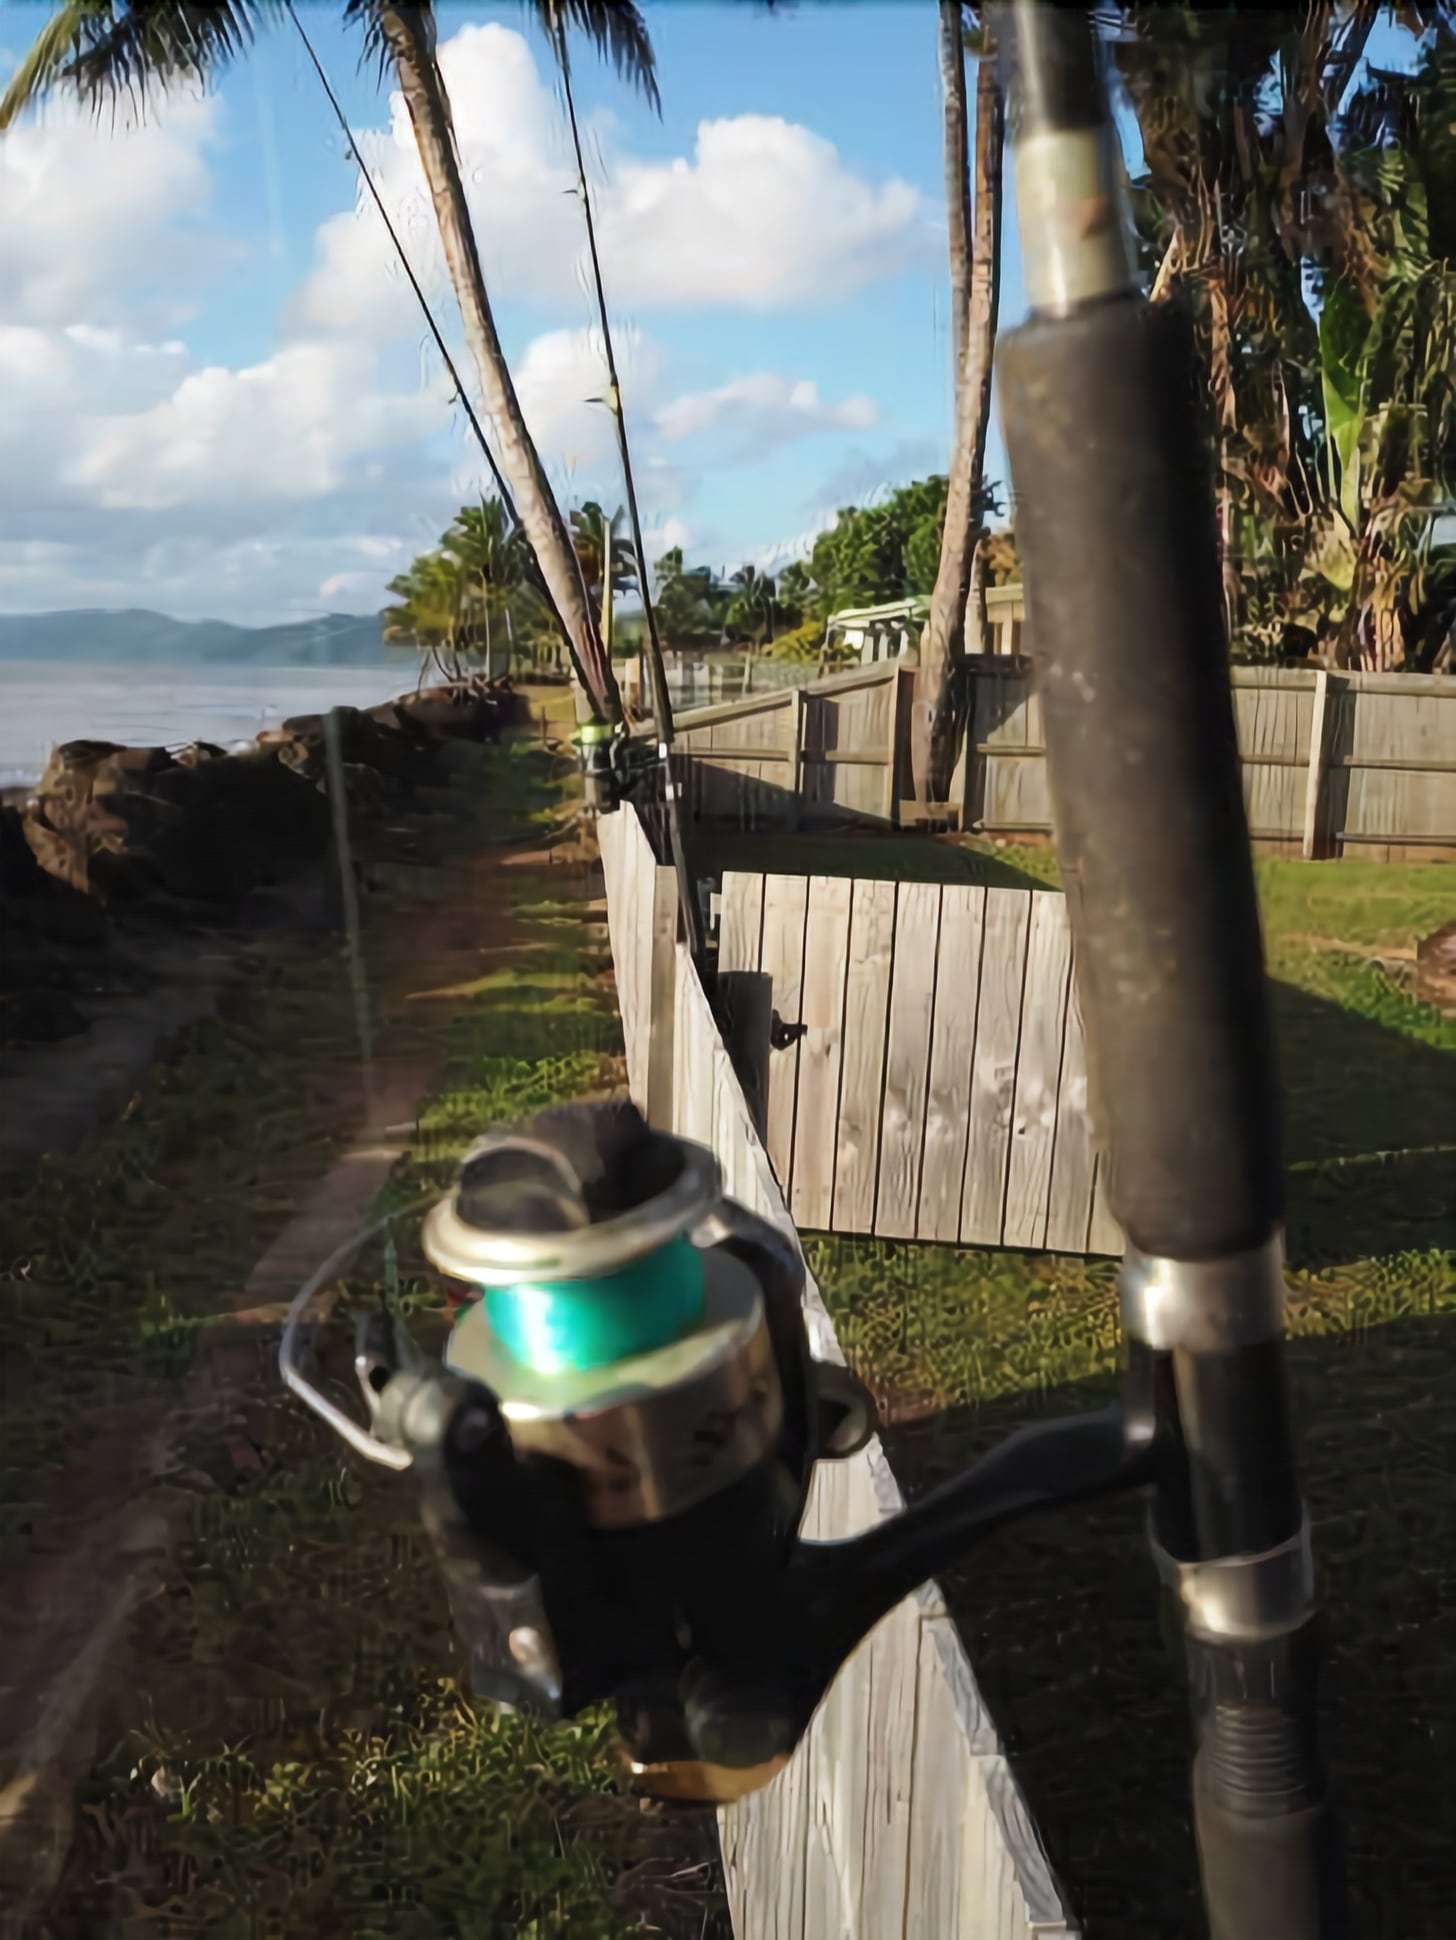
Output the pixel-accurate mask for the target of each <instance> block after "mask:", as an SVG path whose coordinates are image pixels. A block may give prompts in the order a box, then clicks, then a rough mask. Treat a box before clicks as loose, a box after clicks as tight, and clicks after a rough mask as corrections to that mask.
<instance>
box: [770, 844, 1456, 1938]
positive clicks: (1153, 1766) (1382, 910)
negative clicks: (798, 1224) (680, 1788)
mask: <svg viewBox="0 0 1456 1940" xmlns="http://www.w3.org/2000/svg"><path fill="white" fill-rule="evenodd" d="M994 859H995V860H996V861H997V862H999V863H1002V864H1009V866H1012V867H1017V868H1022V869H1024V870H1025V872H1026V874H1028V875H1031V874H1032V873H1034V872H1035V871H1038V870H1039V871H1040V873H1041V875H1042V877H1043V879H1045V878H1046V877H1048V875H1049V873H1050V872H1049V870H1048V867H1047V865H1048V863H1049V862H1050V857H1049V854H1048V852H1047V851H1038V850H1027V851H1021V852H1015V851H998V852H997V854H996V857H995V858H994ZM1259 880H1260V891H1261V896H1262V900H1263V910H1264V920H1265V929H1266V939H1267V947H1268V955H1269V965H1270V972H1271V977H1272V978H1273V996H1274V1001H1275V1006H1276V1011H1277V1015H1278V1023H1279V1032H1280V1043H1281V1055H1282V1059H1283V1066H1284V1073H1285V1082H1286V1113H1287V1126H1288V1149H1289V1159H1290V1214H1289V1248H1290V1263H1291V1304H1290V1313H1289V1326H1290V1333H1291V1336H1292V1341H1291V1348H1290V1355H1289V1360H1290V1374H1291V1380H1292V1384H1293V1390H1294V1401H1295V1408H1296V1416H1297V1425H1298V1429H1299V1433H1300V1438H1301V1448H1302V1461H1303V1478H1304V1483H1305V1488H1306V1492H1307V1494H1308V1497H1309V1501H1310V1506H1311V1511H1312V1514H1313V1516H1314V1519H1315V1523H1316V1544H1317V1551H1318V1556H1319V1561H1320V1566H1321V1570H1322V1573H1323V1579H1324V1591H1325V1595H1326V1597H1327V1600H1328V1605H1329V1610H1330V1633H1331V1645H1332V1656H1333V1663H1332V1670H1331V1676H1330V1712H1331V1746H1332V1751H1333V1755H1334V1758H1335V1761H1336V1764H1337V1768H1338V1772H1339V1776H1340V1780H1341V1783H1342V1786H1343V1789H1344V1793H1345V1797H1346V1803H1347V1817H1348V1822H1349V1839H1350V1846H1351V1855H1350V1857H1351V1870H1352V1885H1353V1891H1354V1895H1355V1902H1356V1917H1355V1921H1354V1926H1353V1932H1354V1933H1355V1934H1356V1935H1358V1936H1359V1940H1448V1937H1449V1935H1450V1934H1451V1932H1452V1912H1451V1906H1452V1901H1453V1896H1456V1861H1453V1860H1452V1858H1451V1857H1450V1853H1451V1844H1450V1841H1451V1827H1452V1820H1451V1814H1450V1804H1449V1799H1450V1792H1449V1780H1450V1773H1451V1771H1452V1769H1453V1767H1456V1408H1453V1407H1452V1405H1451V1401H1450V1391H1451V1385H1452V1381H1453V1377H1456V1020H1451V1019H1447V1018H1442V1017H1441V1016H1439V1015H1438V1014H1437V1013H1436V1012H1435V1011H1433V1010H1430V1009H1428V1008H1426V1007H1424V1006H1422V1005H1419V1004H1417V1003H1415V1002H1414V1001H1412V999H1411V997H1410V996H1409V995H1408V994H1407V992H1406V991H1405V990H1404V989H1403V988H1402V984H1401V980H1400V975H1399V970H1400V963H1401V960H1402V959H1401V957H1400V954H1399V953H1401V952H1404V951H1407V950H1409V948H1410V947H1411V946H1412V945H1413V943H1414V942H1415V940H1416V939H1417V938H1418V937H1420V936H1423V935H1426V934H1428V933H1429V932H1430V931H1431V930H1433V929H1435V928H1437V927H1438V926H1439V924H1440V923H1442V922H1444V921H1447V920H1449V919H1450V917H1451V916H1452V915H1453V914H1456V871H1453V870H1451V869H1447V868H1443V867H1440V866H1433V865H1426V866H1420V865H1416V866H1408V867H1401V866H1384V865H1380V864H1361V863H1339V864H1323V865H1321V864H1314V865H1303V864H1299V863H1287V862H1267V863H1264V864H1262V865H1260V869H1259ZM1331 944H1337V945H1342V946H1344V947H1342V948H1331V947H1330V945H1331ZM1372 953H1376V954H1383V955H1386V956H1387V957H1391V958H1393V959H1394V961H1393V963H1389V962H1388V963H1387V965H1386V966H1384V967H1382V964H1381V963H1380V962H1379V961H1377V960H1376V954H1372ZM807 1249H808V1252H809V1255H810V1263H811V1265H812V1267H813V1270H814V1272H815V1274H816V1276H817V1278H818V1280H819V1284H820V1286H821V1287H822V1289H823V1291H824V1295H825V1299H826V1301H827V1302H828V1304H829V1306H830V1309H831V1311H832V1313H833V1314H834V1318H835V1322H836V1325H837V1327H838V1329H839V1333H840V1338H841V1340H842V1342H843V1343H844V1345H845V1348H846V1351H847V1352H848V1354H849V1357H850V1358H851V1360H852V1361H854V1362H856V1363H857V1364H858V1365H859V1367H860V1368H861V1370H862V1371H863V1372H865V1373H867V1374H868V1375H869V1376H870V1377H871V1378H872V1379H873V1380H874V1381H875V1383H876V1385H877V1386H878V1387H880V1388H881V1389H882V1390H884V1391H889V1392H895V1393H899V1394H905V1395H909V1396H912V1397H915V1398H917V1399H918V1400H920V1402H921V1404H922V1406H924V1405H926V1404H928V1405H930V1406H931V1407H934V1408H938V1409H939V1412H938V1413H937V1414H934V1415H933V1417H932V1418H930V1419H926V1420H921V1421H917V1422H915V1423H913V1424H907V1425H905V1426H901V1427H898V1428H895V1429H892V1430H891V1431H890V1432H889V1434H888V1436H887V1446H888V1449H889V1453H890V1457H891V1461H892V1463H893V1465H894V1467H895V1470H896V1473H897V1474H898V1475H899V1477H900V1478H901V1481H902V1483H903V1484H904V1485H905V1487H906V1489H907V1492H908V1493H909V1494H910V1495H911V1496H912V1497H913V1496H915V1495H916V1494H918V1493H920V1492H922V1491H923V1490H924V1489H925V1488H927V1487H928V1486H930V1485H931V1484H933V1483H934V1482H935V1481H937V1480H939V1479H941V1478H942V1477H943V1476H945V1475H946V1474H948V1473H952V1472H954V1471H955V1470H956V1469H958V1468H959V1467H961V1466H962V1465H963V1464H964V1463H965V1462H966V1461H967V1460H968V1459H970V1458H972V1457H973V1456H974V1455H975V1454H976V1453H977V1452H979V1451H980V1450H982V1449H984V1448H985V1447H987V1446H988V1445H990V1444H992V1443H994V1442H995V1441H997V1440H998V1439H1000V1437H1001V1436H1002V1435H1004V1434H1005V1433H1006V1432H1007V1431H1008V1430H1009V1429H1010V1428H1011V1427H1013V1426H1014V1425H1015V1424H1016V1423H1017V1422H1019V1421H1021V1420H1025V1419H1027V1418H1028V1417H1030V1416H1034V1415H1037V1414H1040V1413H1043V1412H1057V1413H1065V1412H1069V1411H1072V1410H1076V1409H1082V1408H1086V1407H1091V1406H1096V1405H1099V1404H1100V1403H1101V1402H1103V1401H1105V1400H1106V1399H1108V1398H1110V1397H1111V1395H1112V1394H1113V1393H1114V1392H1115V1385H1116V1372H1115V1371H1116V1365H1117V1356H1118V1347H1119V1330H1118V1319H1117V1307H1116V1295H1115V1285H1114V1268H1113V1267H1112V1265H1111V1264H1110V1263H1106V1262H1088V1261H1085V1260H1082V1259H1069V1258H1062V1257H1057V1256H1052V1255H1019V1254H1014V1253H994V1252H963V1251H956V1250H951V1249H939V1248H931V1247H920V1246H914V1245H889V1244H884V1243H877V1242H869V1243H864V1242H856V1241H846V1240H838V1239H825V1238H814V1239H811V1240H810V1241H808V1242H807ZM944 1587H945V1589H946V1592H947V1595H948V1597H949V1599H950V1602H951V1605H952V1608H953V1609H954V1611H955V1614H956V1616H957V1619H958V1621H959V1622H960V1624H961V1627H962V1630H963V1633H964V1635H965V1637H966V1641H967V1645H968V1648H969V1650H970V1653H971V1658H972V1662H973V1663H974V1665H975V1668H976V1673H977V1676H978V1678H979V1679H980V1681H981V1684H982V1686H983V1689H984V1690H985V1693H986V1695H987V1698H988V1700H989V1702H990V1703H991V1706H992V1709H993V1711H994V1713H995V1716H996V1718H997V1720H998V1723H999V1725H1000V1728H1001V1730H1002V1732H1003V1735H1004V1736H1005V1738H1006V1740H1007V1742H1008V1745H1009V1748H1010V1750H1011V1752H1012V1754H1013V1756H1014V1758H1015V1761H1016V1764H1017V1768H1018V1771H1019V1772H1020V1774H1021V1777H1022V1780H1023V1783H1024V1785H1025V1787H1026V1791H1027V1796H1028V1802H1029V1804H1030V1807H1031V1810H1032V1813H1033V1816H1034V1818H1035V1819H1036V1821H1037V1823H1038V1825H1039V1826H1040V1828H1041V1830H1042V1833H1043V1836H1044V1837H1045V1839H1046V1841H1047V1844H1048V1847H1049V1849H1050V1853H1051V1857H1052V1861H1053V1864H1054V1866H1055V1868H1056V1870H1057V1872H1058V1874H1059V1875H1060V1877H1061V1878H1062V1880H1063V1881H1064V1883H1065V1885H1066V1886H1067V1888H1068V1891H1069V1893H1070V1897H1071V1899H1072V1901H1073V1904H1074V1906H1075V1908H1076V1910H1077V1912H1078V1913H1079V1915H1080V1917H1082V1918H1083V1919H1084V1920H1085V1922H1086V1930H1087V1933H1088V1936H1089V1940H1103V1937H1104V1936H1107V1940H1112V1937H1113V1936H1116V1940H1185V1937H1186V1936H1196V1935H1197V1934H1198V1933H1199V1932H1201V1931H1202V1921H1201V1913H1200V1911H1199V1906H1198V1900H1197V1893H1196V1885H1195V1880H1196V1861H1195V1856H1194V1850H1193V1845H1192V1838H1191V1832H1190V1828H1189V1819H1188V1812H1187V1807H1186V1796H1187V1776H1188V1774H1187V1751H1188V1733H1187V1726H1186V1723H1185V1711H1184V1704H1183V1697H1182V1692H1181V1688H1180V1686H1179V1684H1178V1682H1177V1667H1176V1665H1175V1664H1174V1663H1173V1661H1172V1660H1170V1658H1169V1657H1168V1655H1167V1653H1166V1650H1165V1646H1164V1643H1163V1640H1162V1637H1161V1635H1160V1632H1159V1628H1158V1618H1157V1607H1156V1599H1155V1592H1154V1585H1153V1582H1152V1579H1151V1574H1150V1569H1149V1565H1148V1562H1147V1556H1146V1549H1145V1545H1144V1539H1143V1534H1142V1528H1141V1517H1140V1512H1139V1509H1138V1508H1137V1507H1136V1506H1135V1505H1133V1504H1131V1503H1123V1504H1117V1505H1113V1506H1110V1507H1105V1508H1101V1509H1098V1510H1095V1511H1091V1512H1088V1511H1082V1512H1077V1513H1075V1514H1072V1513H1069V1514H1067V1515H1065V1516H1059V1517H1055V1518H1049V1519H1047V1520H1045V1521H1041V1522H1037V1523H1029V1524H1027V1525H1025V1527H1024V1528H1023V1529H1021V1530H1019V1531H1017V1532H1013V1533H1008V1534H1004V1535H1002V1536H1000V1537H998V1538H995V1539H994V1540H992V1541H991V1542H988V1543H987V1544H986V1545H985V1546H984V1547H983V1548H982V1549H980V1550H978V1551H976V1552H975V1554H974V1557H973V1558H972V1559H971V1560H969V1561H968V1562H967V1564H966V1565H965V1566H964V1567H963V1568H962V1569H960V1570H958V1571H957V1572H955V1573H954V1574H953V1575H952V1576H951V1577H949V1578H948V1579H947V1580H946V1582H945V1585H944Z"/></svg>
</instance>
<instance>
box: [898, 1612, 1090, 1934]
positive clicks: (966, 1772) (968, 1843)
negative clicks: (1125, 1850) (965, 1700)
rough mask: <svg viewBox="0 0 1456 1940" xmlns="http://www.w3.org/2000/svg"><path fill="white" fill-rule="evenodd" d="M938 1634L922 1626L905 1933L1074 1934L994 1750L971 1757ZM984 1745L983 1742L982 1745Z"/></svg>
mask: <svg viewBox="0 0 1456 1940" xmlns="http://www.w3.org/2000/svg"><path fill="white" fill-rule="evenodd" d="M938 1628H939V1626H938V1625H937V1624H936V1623H935V1622H933V1621H932V1622H927V1623H925V1624H923V1625H922V1627H921V1635H920V1648H919V1663H918V1676H917V1688H916V1699H915V1712H916V1745H915V1759H914V1772H913V1778H912V1784H913V1787H914V1800H915V1809H914V1811H913V1813H912V1814H911V1820H910V1859H909V1871H910V1878H911V1880H912V1882H913V1893H914V1901H913V1908H912V1909H911V1910H910V1917H909V1919H908V1920H907V1923H906V1927H905V1933H906V1936H907V1940H908V1936H909V1935H910V1934H911V1933H916V1934H920V1933H924V1934H926V1935H929V1934H954V1935H965V1936H974V1940H1051V1936H1054V1935H1062V1934H1069V1933H1071V1932H1073V1931H1074V1929H1072V1928H1071V1926H1070V1923H1069V1922H1068V1919H1067V1914H1066V1908H1065V1905H1064V1903H1063V1901H1062V1897H1061V1894H1060V1893H1059V1891H1058V1890H1057V1886H1056V1882H1055V1881H1054V1879H1053V1878H1052V1874H1051V1870H1050V1868H1049V1867H1048V1865H1047V1862H1046V1856H1045V1854H1044V1853H1043V1851H1042V1849H1041V1843H1040V1841H1039V1840H1038V1838H1037V1836H1036V1832H1035V1829H1034V1827H1033V1826H1032V1825H1031V1823H1030V1820H1029V1819H1028V1817H1027V1814H1026V1808H1025V1803H1024V1801H1023V1799H1022V1797H1021V1793H1020V1788H1019V1787H1018V1786H1017V1785H1016V1781H1015V1779H1014V1777H1013V1775H1012V1773H1011V1771H1010V1768H1009V1767H1008V1766H1007V1764H1006V1760H1005V1759H1004V1757H1003V1756H1002V1755H1001V1753H1000V1751H999V1748H997V1749H981V1750H976V1751H973V1750H972V1749H971V1744H970V1742H969V1741H968V1739H967V1736H966V1733H965V1731H964V1727H963V1725H962V1723H961V1721H960V1719H959V1718H958V1716H957V1710H956V1706H955V1702H954V1699H953V1696H952V1693H951V1691H950V1689H949V1687H948V1686H947V1684H946V1682H945V1677H944V1670H943V1651H944V1649H945V1645H946V1642H947V1641H948V1640H947V1639H945V1638H944V1637H943V1636H938V1635H937V1634H936V1633H937V1630H938ZM982 1742H984V1741H982Z"/></svg>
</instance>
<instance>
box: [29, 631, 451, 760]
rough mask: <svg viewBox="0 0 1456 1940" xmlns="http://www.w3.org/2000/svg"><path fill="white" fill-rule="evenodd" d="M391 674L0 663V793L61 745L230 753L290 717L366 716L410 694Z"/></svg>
mask: <svg viewBox="0 0 1456 1940" xmlns="http://www.w3.org/2000/svg"><path fill="white" fill-rule="evenodd" d="M416 677H417V676H416V675H415V670H414V668H413V667H412V666H411V664H410V662H409V661H408V660H407V659H406V660H401V661H400V662H399V664H398V665H397V666H393V667H187V666H178V667H144V668H128V667H118V666H117V665H116V664H115V662H111V663H110V664H108V665H105V666H88V665H86V664H85V663H84V662H60V661H57V662H55V663H53V664H47V663H45V662H43V661H35V660H0V788H24V787H28V786H29V785H30V784H31V783H32V782H34V781H37V780H39V778H40V775H41V773H42V771H43V770H44V768H45V764H46V761H47V759H48V757H49V755H50V752H51V749H52V748H54V747H55V746H57V745H58V743H60V742H62V741H82V740H86V741H119V742H120V743H121V744H122V745H123V746H124V747H132V748H158V747H161V748H176V747H181V746H183V745H184V744H185V743H186V742H188V741H211V742H214V743H215V744H216V745H217V746H219V747H223V748H231V747H232V746H234V744H235V743H237V742H240V741H251V740H252V739H253V737H254V736H255V735H256V734H258V733H259V731H260V730H261V729H263V728H267V727H276V726H277V725H278V723H279V722H280V721H283V720H286V719H287V718H288V717H289V716H290V715H293V714H320V713H323V712H324V710H325V709H327V708H330V707H373V706H375V705H377V704H378V703H379V702H380V701H387V700H392V699H393V698H394V696H395V695H396V694H400V693H405V692H407V691H408V690H409V689H410V688H412V687H413V686H414V684H415V679H416Z"/></svg>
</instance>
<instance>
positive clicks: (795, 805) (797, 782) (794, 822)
mask: <svg viewBox="0 0 1456 1940" xmlns="http://www.w3.org/2000/svg"><path fill="white" fill-rule="evenodd" d="M807 705H808V704H807V702H806V701H805V699H804V690H803V688H802V687H796V688H795V689H794V704H793V706H792V707H791V708H790V709H789V722H790V732H791V733H792V735H793V744H792V746H791V747H790V749H789V814H788V825H789V827H790V829H797V828H798V827H799V824H800V823H801V822H802V821H803V819H804V715H805V712H806V709H807Z"/></svg>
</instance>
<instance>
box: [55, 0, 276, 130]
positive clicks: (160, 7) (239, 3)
mask: <svg viewBox="0 0 1456 1940" xmlns="http://www.w3.org/2000/svg"><path fill="white" fill-rule="evenodd" d="M266 3H267V0H246V3H245V0H212V4H209V5H195V4H190V0H150V4H146V5H141V4H136V3H135V0H134V3H133V4H131V5H127V6H118V5H115V4H111V5H106V6H91V7H87V8H86V9H85V10H84V12H83V13H82V14H81V15H80V18H79V20H78V28H79V31H78V32H77V33H76V35H75V40H74V45H73V47H72V51H71V55H70V58H69V59H68V60H67V61H65V62H64V63H63V64H62V65H61V66H60V67H59V68H58V69H57V70H56V71H55V73H54V75H53V76H52V83H53V84H54V81H56V80H59V81H62V82H65V83H66V84H67V85H69V86H70V87H71V88H73V89H74V90H75V92H76V94H77V95H78V96H79V97H80V99H81V100H82V101H83V102H85V103H86V105H87V106H88V107H90V108H91V109H93V110H95V111H99V110H100V109H101V108H102V107H103V106H104V105H106V104H107V103H109V102H114V101H115V100H116V99H117V98H118V96H120V95H123V94H125V95H127V96H128V97H130V98H131V99H132V100H133V101H134V102H135V104H136V106H137V108H138V111H139V112H140V111H142V110H144V108H145V106H146V97H147V90H148V89H149V88H150V87H151V86H153V85H154V84H155V85H158V86H161V87H163V88H166V87H168V86H169V85H171V84H172V83H173V82H175V81H178V80H194V81H199V82H206V81H207V80H208V78H209V77H210V76H211V75H212V74H213V72H215V70H216V69H217V68H219V67H222V66H225V65H226V63H227V62H228V61H230V60H232V59H234V58H235V57H236V56H237V55H238V54H240V53H242V52H243V51H244V50H245V49H246V48H247V47H248V46H250V45H251V43H252V40H253V35H254V31H255V28H256V17H257V14H258V12H259V11H260V5H261V4H266Z"/></svg>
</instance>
